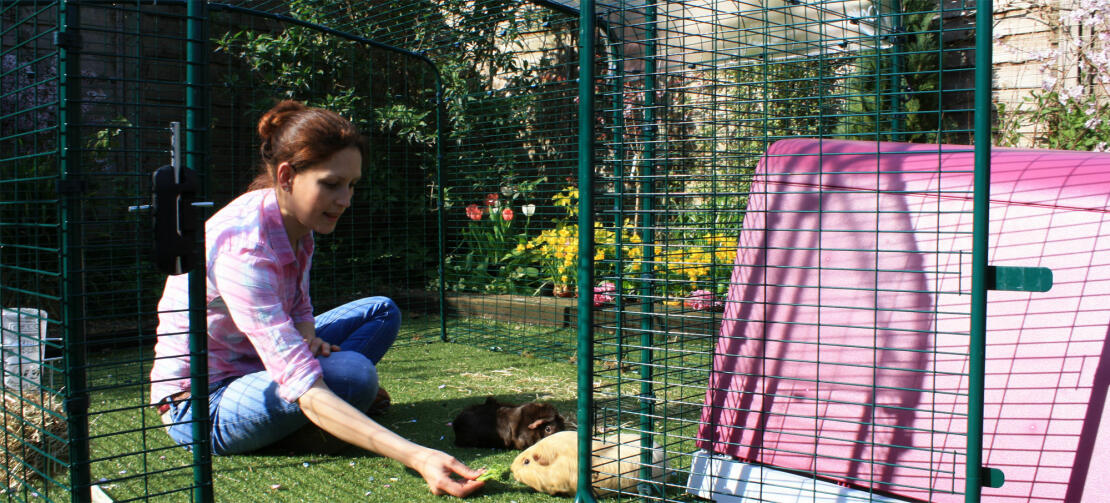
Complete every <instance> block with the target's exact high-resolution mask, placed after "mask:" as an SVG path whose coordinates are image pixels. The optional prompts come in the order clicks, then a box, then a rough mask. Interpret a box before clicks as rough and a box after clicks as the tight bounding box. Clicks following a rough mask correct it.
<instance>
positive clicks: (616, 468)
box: [512, 431, 664, 496]
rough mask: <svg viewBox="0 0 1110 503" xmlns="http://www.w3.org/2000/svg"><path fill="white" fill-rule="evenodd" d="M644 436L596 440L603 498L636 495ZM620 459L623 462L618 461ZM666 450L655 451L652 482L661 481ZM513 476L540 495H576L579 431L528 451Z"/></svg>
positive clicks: (596, 472) (596, 482)
mask: <svg viewBox="0 0 1110 503" xmlns="http://www.w3.org/2000/svg"><path fill="white" fill-rule="evenodd" d="M640 438H641V437H640V435H639V434H634V433H621V434H618V435H614V436H607V437H604V438H602V439H601V440H594V441H593V449H592V450H593V475H592V476H593V486H594V490H595V491H597V493H598V495H599V496H604V495H614V494H616V493H615V492H614V491H616V490H620V491H622V492H633V493H634V492H635V491H636V484H638V483H639V482H640V466H641V463H640ZM618 456H619V459H618ZM662 459H663V451H662V449H658V448H653V449H652V479H654V480H657V481H658V480H661V479H662V477H663V472H664V467H663V464H662ZM512 472H513V477H514V478H516V480H517V481H519V482H521V483H522V484H525V485H527V486H528V487H531V488H532V489H535V490H537V491H539V492H542V493H546V494H552V495H567V496H570V495H573V494H574V493H575V491H577V489H578V432H576V431H561V432H559V433H555V434H553V435H551V436H549V437H546V438H544V439H542V440H540V441H539V442H536V444H535V445H533V446H531V447H529V448H528V449H525V450H524V451H523V452H521V453H520V454H519V455H517V457H516V459H514V460H513V464H512Z"/></svg>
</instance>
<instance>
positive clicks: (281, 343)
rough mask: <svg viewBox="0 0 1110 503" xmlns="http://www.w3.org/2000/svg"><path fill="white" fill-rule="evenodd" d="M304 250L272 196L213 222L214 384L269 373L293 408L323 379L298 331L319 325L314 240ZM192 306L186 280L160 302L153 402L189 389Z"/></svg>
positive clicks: (247, 201) (242, 200) (169, 283)
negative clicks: (313, 288)
mask: <svg viewBox="0 0 1110 503" xmlns="http://www.w3.org/2000/svg"><path fill="white" fill-rule="evenodd" d="M299 244H300V246H299V247H298V248H299V251H298V252H296V253H294V251H293V249H292V247H290V246H289V236H288V235H287V234H286V233H285V226H284V224H283V223H282V219H281V210H280V209H279V208H278V204H277V198H276V197H275V195H274V191H273V190H256V191H253V192H248V193H246V194H243V195H241V196H239V197H238V198H237V199H235V200H234V201H232V202H231V203H230V204H228V205H227V206H225V207H224V208H223V209H221V210H220V211H218V212H216V214H215V215H212V217H211V218H209V219H208V222H207V223H206V224H205V249H206V250H207V265H208V279H207V283H208V288H207V290H208V295H207V297H206V299H207V305H208V382H209V383H215V382H219V381H221V380H224V379H226V378H229V377H238V376H243V375H247V374H251V373H254V372H257V371H260V370H263V369H265V370H266V371H267V372H269V373H270V376H271V377H272V378H273V380H274V382H275V383H277V385H278V394H279V395H281V397H282V398H284V399H285V400H288V401H290V402H293V401H296V400H297V399H298V398H300V396H301V395H302V394H303V393H304V392H305V391H307V390H308V388H309V387H311V386H312V383H314V382H315V381H316V379H317V378H319V377H320V375H321V373H320V362H318V361H316V358H314V357H313V356H312V353H311V352H310V351H309V348H308V345H307V344H305V343H304V340H303V339H302V338H301V334H300V332H298V331H297V329H296V327H294V326H293V324H294V323H299V322H302V321H313V317H312V302H311V300H310V299H309V296H308V270H309V267H310V266H311V262H312V250H313V239H312V234H311V233H309V234H308V235H307V236H305V237H304V238H303V239H301V241H300V243H299ZM188 302H189V285H188V275H186V274H182V275H180V276H170V277H169V278H168V279H167V280H166V288H165V290H164V291H163V293H162V301H161V302H159V303H158V313H159V323H158V344H157V345H156V346H155V347H154V353H155V360H154V367H153V368H152V369H151V372H150V378H151V382H152V384H151V390H150V395H151V396H150V398H151V400H152V401H153V403H157V402H158V401H160V400H162V399H163V398H165V397H167V396H170V395H173V394H175V393H178V392H180V391H185V390H188V389H189V356H188V354H189V337H188V333H187V331H188V327H189V319H188V316H189V314H188V312H187V311H186V309H187V308H188Z"/></svg>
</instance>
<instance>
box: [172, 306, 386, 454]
mask: <svg viewBox="0 0 1110 503" xmlns="http://www.w3.org/2000/svg"><path fill="white" fill-rule="evenodd" d="M400 327H401V311H400V310H399V309H397V305H396V304H394V303H393V301H392V300H390V299H388V298H386V297H367V298H364V299H359V300H356V301H354V302H350V303H347V304H344V305H342V306H339V307H337V308H335V309H332V310H331V311H328V312H326V313H324V314H322V315H320V316H317V317H316V336H317V337H319V338H321V339H323V340H325V341H327V342H329V343H331V344H334V345H337V346H339V347H340V351H337V352H334V353H332V354H331V356H328V357H317V360H319V361H320V366H321V367H322V369H323V374H324V384H326V385H327V386H328V388H329V389H331V390H332V391H333V392H335V394H337V395H339V396H340V397H341V398H343V399H344V400H346V401H347V402H348V403H350V404H351V405H353V406H355V408H357V409H359V410H362V411H365V410H367V409H369V408H370V405H371V404H373V402H374V398H375V397H376V396H377V394H378V371H377V368H376V367H375V365H377V363H378V362H379V361H381V359H382V356H384V355H385V352H386V351H387V350H388V349H389V347H390V346H392V345H393V341H395V340H396V339H397V331H398V329H400ZM191 408H192V406H191V404H190V402H189V401H188V400H185V401H182V402H179V403H175V404H174V405H173V406H172V407H171V408H170V411H169V414H170V415H171V416H170V417H171V418H172V419H173V424H172V425H171V426H170V428H169V434H170V437H172V438H173V439H174V441H176V442H177V443H178V444H180V445H186V444H189V443H191V442H192V440H193V432H192V424H191V421H192V418H193V413H192V410H191ZM208 408H209V417H210V419H211V422H212V452H213V453H214V454H239V453H244V452H251V451H254V450H257V449H260V448H262V447H265V446H267V445H270V444H272V443H274V442H277V441H278V440H281V439H282V438H284V437H286V436H287V435H289V434H290V433H293V432H294V431H297V430H298V429H300V428H301V427H302V426H305V425H306V424H308V423H309V421H308V417H307V416H305V415H304V413H303V412H301V407H300V406H299V405H298V404H297V403H295V402H287V401H285V400H284V399H283V398H281V397H280V396H278V394H277V383H275V382H274V381H273V379H272V378H271V377H270V374H269V373H268V372H267V371H265V370H263V371H259V372H255V373H253V374H248V375H245V376H242V377H237V378H233V379H228V380H226V381H223V382H221V383H218V384H215V385H214V386H213V389H212V390H211V391H210V392H209V394H208Z"/></svg>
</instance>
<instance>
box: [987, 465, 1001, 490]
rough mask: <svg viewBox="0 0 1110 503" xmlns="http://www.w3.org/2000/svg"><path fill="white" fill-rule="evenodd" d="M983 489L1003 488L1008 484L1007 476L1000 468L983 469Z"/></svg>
mask: <svg viewBox="0 0 1110 503" xmlns="http://www.w3.org/2000/svg"><path fill="white" fill-rule="evenodd" d="M982 481H983V487H990V488H992V489H994V488H998V487H1002V484H1005V483H1006V474H1004V473H1002V470H999V469H998V468H990V467H986V466H984V467H983V475H982Z"/></svg>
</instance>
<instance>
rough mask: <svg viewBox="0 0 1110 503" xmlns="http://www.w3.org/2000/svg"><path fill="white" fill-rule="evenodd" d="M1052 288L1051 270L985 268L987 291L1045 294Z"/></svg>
mask: <svg viewBox="0 0 1110 503" xmlns="http://www.w3.org/2000/svg"><path fill="white" fill-rule="evenodd" d="M1050 288H1052V269H1049V268H1047V267H1009V266H994V265H990V266H987V290H1005V291H1010V292H1047V291H1048V290H1049V289H1050Z"/></svg>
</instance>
